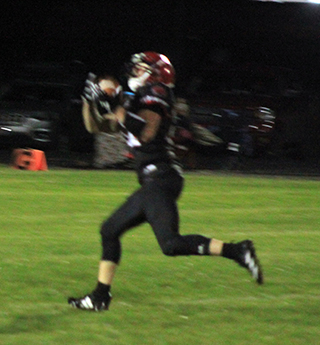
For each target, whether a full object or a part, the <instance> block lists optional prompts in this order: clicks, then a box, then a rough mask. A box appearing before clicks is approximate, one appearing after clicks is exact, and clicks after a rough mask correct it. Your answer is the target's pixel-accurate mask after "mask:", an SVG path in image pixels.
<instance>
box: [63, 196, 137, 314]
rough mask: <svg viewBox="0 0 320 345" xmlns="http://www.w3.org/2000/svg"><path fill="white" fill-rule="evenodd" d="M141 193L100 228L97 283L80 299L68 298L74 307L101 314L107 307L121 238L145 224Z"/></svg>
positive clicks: (130, 199) (119, 253)
mask: <svg viewBox="0 0 320 345" xmlns="http://www.w3.org/2000/svg"><path fill="white" fill-rule="evenodd" d="M140 195H141V191H140V190H138V191H137V192H135V193H134V194H133V195H131V196H130V197H129V198H128V200H127V201H126V202H125V203H124V204H123V205H122V206H121V207H120V208H119V209H118V210H117V211H116V212H115V213H114V214H113V215H112V216H111V217H110V218H109V219H107V220H106V221H105V222H104V223H103V224H102V227H101V231H100V233H101V237H102V257H101V260H100V262H99V272H98V283H97V286H96V288H95V289H94V290H93V291H92V292H91V293H90V294H87V295H85V296H83V297H80V298H74V297H70V298H69V300H68V302H69V304H71V305H72V306H73V307H75V308H78V309H85V310H95V311H101V310H106V309H108V308H109V304H110V302H111V298H112V296H111V293H110V289H111V284H112V281H113V279H114V276H115V273H116V269H117V266H118V264H119V261H120V258H121V243H120V236H121V235H122V234H124V233H125V232H126V231H127V230H129V229H130V228H132V227H134V226H137V225H138V224H141V223H142V222H143V221H144V215H143V207H142V199H141V197H140Z"/></svg>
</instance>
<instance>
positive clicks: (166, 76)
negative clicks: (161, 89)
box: [128, 52, 175, 92]
mask: <svg viewBox="0 0 320 345" xmlns="http://www.w3.org/2000/svg"><path fill="white" fill-rule="evenodd" d="M174 81H175V71H174V68H173V66H172V64H171V62H170V60H169V59H168V58H167V57H166V56H165V55H162V54H158V53H155V52H144V53H138V54H134V55H132V57H131V63H130V66H129V78H128V86H129V88H130V89H131V90H132V91H133V92H135V91H137V89H138V88H139V87H142V86H144V85H146V84H148V83H157V82H158V83H163V84H165V85H166V86H168V87H174Z"/></svg>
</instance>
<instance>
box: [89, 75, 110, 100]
mask: <svg viewBox="0 0 320 345" xmlns="http://www.w3.org/2000/svg"><path fill="white" fill-rule="evenodd" d="M95 81H96V75H95V74H93V73H89V74H88V77H87V80H86V81H85V86H84V90H83V97H84V98H85V99H86V100H87V101H89V102H94V101H97V100H99V99H104V98H105V96H106V94H105V92H104V91H103V90H102V89H101V87H100V86H99V84H97V83H96V82H95Z"/></svg>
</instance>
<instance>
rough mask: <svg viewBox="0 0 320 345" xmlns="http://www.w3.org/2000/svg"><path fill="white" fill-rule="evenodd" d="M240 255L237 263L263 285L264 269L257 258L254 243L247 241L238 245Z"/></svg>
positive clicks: (238, 254)
mask: <svg viewBox="0 0 320 345" xmlns="http://www.w3.org/2000/svg"><path fill="white" fill-rule="evenodd" d="M236 246H237V249H238V253H237V256H236V258H235V261H236V262H237V263H238V264H239V265H240V266H242V267H244V268H246V269H247V270H248V271H249V272H250V274H251V275H252V277H253V278H254V279H255V280H256V282H257V283H258V284H263V273H262V268H261V265H260V263H259V259H258V258H257V255H256V251H255V248H254V245H253V242H252V241H250V240H245V241H242V242H239V243H236Z"/></svg>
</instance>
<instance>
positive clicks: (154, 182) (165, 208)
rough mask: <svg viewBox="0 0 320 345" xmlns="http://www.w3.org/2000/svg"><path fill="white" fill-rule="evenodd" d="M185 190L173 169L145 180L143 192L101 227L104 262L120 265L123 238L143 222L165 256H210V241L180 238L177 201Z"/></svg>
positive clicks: (139, 191) (187, 237) (138, 193)
mask: <svg viewBox="0 0 320 345" xmlns="http://www.w3.org/2000/svg"><path fill="white" fill-rule="evenodd" d="M182 188H183V178H182V177H181V176H180V175H179V174H178V173H177V172H176V171H175V170H174V169H171V170H170V171H168V172H166V173H165V174H161V175H155V176H146V177H144V178H143V179H142V182H141V188H140V189H138V190H137V191H136V192H134V193H133V194H132V195H131V196H130V197H129V198H128V199H127V201H126V202H125V203H124V204H123V205H122V206H121V207H120V208H119V209H118V210H117V211H115V213H113V214H112V215H111V217H110V218H109V219H107V220H106V221H105V222H104V223H103V224H102V227H101V236H102V247H103V253H102V260H106V261H112V262H115V263H119V261H120V257H121V243H120V237H121V235H123V234H124V233H125V232H126V231H128V230H129V229H132V228H133V227H136V226H138V225H140V224H142V223H144V222H148V223H149V224H150V225H151V228H152V229H153V231H154V234H155V236H156V238H157V241H158V243H159V245H160V247H161V249H162V252H163V253H164V254H165V255H169V256H176V255H208V254H209V242H210V240H209V239H208V238H206V237H203V236H200V235H186V236H181V235H180V234H179V213H178V208H177V199H178V197H179V195H180V194H181V191H182Z"/></svg>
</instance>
